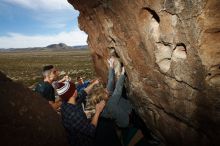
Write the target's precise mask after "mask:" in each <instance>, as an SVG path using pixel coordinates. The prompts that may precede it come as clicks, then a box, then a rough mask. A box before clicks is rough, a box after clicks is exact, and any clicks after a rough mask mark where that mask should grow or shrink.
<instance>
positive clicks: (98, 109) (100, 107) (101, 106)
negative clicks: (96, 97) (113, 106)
mask: <svg viewBox="0 0 220 146" xmlns="http://www.w3.org/2000/svg"><path fill="white" fill-rule="evenodd" d="M104 107H105V101H104V100H102V101H101V102H99V103H98V104H96V106H95V111H96V112H97V113H101V112H102V111H103V109H104Z"/></svg>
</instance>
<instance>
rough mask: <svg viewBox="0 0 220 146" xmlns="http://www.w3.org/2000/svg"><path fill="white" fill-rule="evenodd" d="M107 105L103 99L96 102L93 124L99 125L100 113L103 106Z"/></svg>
mask: <svg viewBox="0 0 220 146" xmlns="http://www.w3.org/2000/svg"><path fill="white" fill-rule="evenodd" d="M104 107H105V101H104V100H102V101H101V102H100V103H98V104H96V107H95V110H96V111H95V115H94V116H93V118H92V121H91V124H93V125H94V126H95V127H96V126H97V123H98V119H99V115H100V113H101V112H102V110H103V108H104Z"/></svg>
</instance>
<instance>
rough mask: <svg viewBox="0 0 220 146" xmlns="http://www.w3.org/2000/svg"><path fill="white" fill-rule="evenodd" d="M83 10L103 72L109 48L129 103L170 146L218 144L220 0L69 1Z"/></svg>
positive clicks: (85, 26)
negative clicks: (121, 71)
mask: <svg viewBox="0 0 220 146" xmlns="http://www.w3.org/2000/svg"><path fill="white" fill-rule="evenodd" d="M68 1H69V3H71V4H72V5H73V6H74V8H75V9H77V10H79V11H80V16H79V25H80V28H81V29H82V30H84V31H85V32H86V33H87V34H88V44H89V48H91V50H92V56H93V60H94V63H95V68H96V71H97V73H98V74H99V75H100V76H102V78H103V79H105V80H106V77H107V61H106V59H107V58H108V57H109V48H111V47H115V50H116V52H117V54H118V55H119V57H120V59H121V60H122V62H123V64H124V65H125V67H126V72H127V75H128V82H127V83H128V89H127V90H128V91H129V95H130V96H129V97H130V100H131V101H132V102H133V104H134V105H135V107H136V110H137V111H138V112H139V114H140V115H141V116H142V118H143V119H144V121H145V123H146V124H147V125H148V126H149V127H150V128H151V129H152V130H153V131H154V132H155V133H156V134H157V135H158V136H160V138H161V139H162V141H163V143H164V144H167V145H175V146H177V145H178V146H180V145H183V146H186V145H200V146H202V145H219V144H220V142H219V139H220V137H219V135H220V129H219V127H220V125H219V124H220V50H219V47H220V33H219V32H220V31H219V30H220V13H219V10H220V1H219V0H68Z"/></svg>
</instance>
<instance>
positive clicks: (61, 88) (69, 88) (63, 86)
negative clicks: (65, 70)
mask: <svg viewBox="0 0 220 146" xmlns="http://www.w3.org/2000/svg"><path fill="white" fill-rule="evenodd" d="M56 86H57V88H56V90H57V94H58V95H59V96H60V98H61V99H62V100H63V101H68V100H69V99H70V97H72V96H73V94H74V92H75V91H76V86H75V84H74V83H72V82H68V81H67V82H61V83H57V85H56Z"/></svg>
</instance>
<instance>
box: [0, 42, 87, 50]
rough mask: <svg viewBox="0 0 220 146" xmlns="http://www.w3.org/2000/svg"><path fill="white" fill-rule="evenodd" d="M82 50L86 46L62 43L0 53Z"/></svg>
mask: <svg viewBox="0 0 220 146" xmlns="http://www.w3.org/2000/svg"><path fill="white" fill-rule="evenodd" d="M73 49H74V50H76V49H80V50H84V49H88V46H87V45H82V46H67V45H66V44H64V43H59V44H51V45H48V46H46V47H29V48H9V49H0V52H20V51H64V50H65V51H67V50H73Z"/></svg>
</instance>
